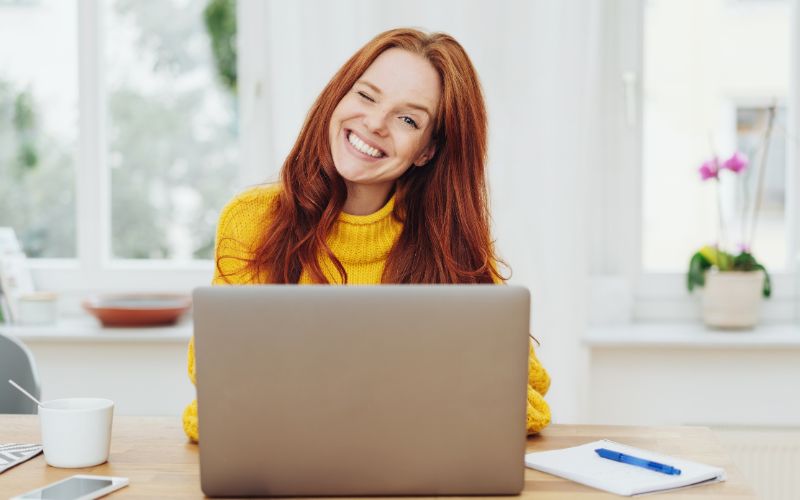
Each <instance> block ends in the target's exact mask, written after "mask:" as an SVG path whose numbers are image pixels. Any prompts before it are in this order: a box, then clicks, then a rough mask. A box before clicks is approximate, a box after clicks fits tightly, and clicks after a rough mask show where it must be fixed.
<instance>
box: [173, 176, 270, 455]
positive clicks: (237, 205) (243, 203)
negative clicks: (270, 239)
mask: <svg viewBox="0 0 800 500" xmlns="http://www.w3.org/2000/svg"><path fill="white" fill-rule="evenodd" d="M276 192H277V191H276V190H275V188H274V187H266V188H265V187H257V188H254V189H251V190H248V191H245V192H244V193H242V194H240V195H238V196H236V197H235V198H234V199H233V200H232V201H231V202H230V203H228V204H227V205H226V206H225V208H224V209H223V210H222V213H221V214H220V217H219V223H218V225H217V235H216V245H215V251H214V262H215V265H214V278H213V279H212V281H211V284H212V285H225V284H244V283H249V282H252V281H253V280H252V279H251V276H250V275H249V273H248V272H247V268H246V264H247V262H248V258H249V256H250V245H251V244H252V243H253V241H254V239H255V238H257V237H258V229H259V227H261V224H262V222H263V217H264V215H265V213H266V207H268V206H269V203H271V200H272V199H273V197H274V194H275V193H276ZM187 369H188V372H189V380H191V381H192V384H197V379H196V375H195V356H194V337H192V338H191V339H190V340H189V348H188V351H187ZM197 427H198V426H197V400H196V399H195V400H194V401H192V402H191V404H189V406H187V407H186V409H185V410H184V412H183V430H184V432H185V433H186V436H187V437H188V438H189V439H190V440H191V441H192V442H195V443H196V442H197V441H198V439H199V431H198V429H197Z"/></svg>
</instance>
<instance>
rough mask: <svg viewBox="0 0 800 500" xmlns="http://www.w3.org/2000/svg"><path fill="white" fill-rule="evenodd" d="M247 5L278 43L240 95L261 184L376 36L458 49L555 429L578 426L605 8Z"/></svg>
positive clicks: (505, 250) (499, 226)
mask: <svg viewBox="0 0 800 500" xmlns="http://www.w3.org/2000/svg"><path fill="white" fill-rule="evenodd" d="M242 8H244V9H248V11H249V12H251V13H252V15H254V16H260V21H259V22H260V24H261V29H260V30H259V29H258V27H257V25H255V24H253V25H251V27H250V28H249V31H248V33H253V36H261V37H263V42H264V43H266V44H268V45H269V52H268V57H267V59H268V60H267V61H254V64H256V65H259V64H263V67H262V69H261V71H260V73H261V74H263V75H266V77H265V78H264V79H263V80H260V79H259V78H258V77H257V76H255V77H254V78H252V79H251V80H250V81H249V82H248V81H244V80H243V81H242V84H241V86H240V91H241V93H242V102H243V103H246V105H247V106H248V108H249V107H257V108H258V109H263V110H267V112H268V114H269V116H268V121H269V125H267V126H265V127H264V128H265V129H266V130H265V132H266V133H267V134H268V136H267V137H261V138H258V137H251V138H250V139H245V141H246V142H247V143H249V144H253V143H257V142H258V141H262V142H261V144H262V146H261V147H263V148H264V151H265V156H266V157H267V161H266V162H265V163H264V164H263V166H262V167H261V168H262V170H261V172H260V173H261V175H262V177H261V178H264V177H268V178H269V177H275V176H276V175H277V171H278V169H279V168H280V165H281V164H282V162H283V160H284V157H285V155H286V154H287V152H288V151H289V149H290V147H291V145H292V144H293V142H294V140H295V138H296V136H297V133H298V131H299V128H300V126H301V124H302V122H303V119H304V118H305V115H306V113H307V111H308V108H309V106H310V105H311V103H312V102H313V100H314V99H315V98H316V96H317V95H318V93H319V92H320V91H321V90H322V88H323V86H324V85H325V84H326V83H327V81H328V80H329V78H330V77H331V76H332V75H333V73H334V72H335V71H336V70H337V69H338V68H339V66H340V65H341V64H342V63H343V62H344V61H345V60H346V59H347V58H348V57H349V56H350V55H352V53H353V52H355V51H356V50H357V49H358V48H359V47H361V46H362V45H363V44H364V43H366V42H367V41H368V40H369V39H370V38H372V37H373V36H374V35H376V34H378V33H379V32H381V31H384V30H386V29H390V28H395V27H401V26H412V27H418V28H422V29H425V30H429V31H444V32H447V33H449V34H451V35H453V36H454V37H455V38H456V39H457V40H459V41H460V42H461V44H462V45H463V46H464V47H465V49H466V50H467V52H468V54H469V55H470V57H471V59H472V61H473V63H474V65H475V66H476V68H477V70H478V73H479V75H480V77H481V80H482V83H483V87H484V91H485V95H486V101H487V106H488V111H489V117H490V121H489V130H490V137H489V154H490V166H489V172H490V174H489V176H490V183H491V188H492V194H493V218H494V222H495V236H496V238H497V245H498V249H499V251H500V252H501V254H502V256H503V257H504V258H505V259H506V260H507V261H508V263H509V264H510V265H511V267H512V268H513V271H514V276H513V278H512V283H515V284H521V285H525V286H527V287H529V288H530V289H531V291H532V295H533V311H532V318H533V320H532V322H533V324H532V328H533V331H534V334H535V335H536V336H537V337H538V338H539V339H540V340H541V342H542V346H541V348H540V350H539V353H540V357H541V358H542V361H543V362H544V364H545V366H546V367H547V368H548V369H549V370H550V372H551V374H552V376H553V386H552V389H551V394H550V395H549V396H548V399H549V401H550V403H551V405H552V407H553V415H554V420H555V421H557V422H572V421H576V420H577V419H579V411H580V401H581V399H580V394H579V388H580V387H582V383H581V379H582V377H583V373H584V370H585V367H586V360H585V356H584V354H583V353H582V351H581V348H580V344H579V337H580V336H581V335H582V332H583V328H584V326H585V323H586V315H585V312H584V309H585V299H584V296H585V290H586V287H587V262H586V247H587V245H586V231H587V222H586V221H587V219H586V217H585V214H586V211H587V208H588V207H587V205H586V198H587V196H586V195H587V189H588V186H587V182H586V175H585V174H586V172H587V169H588V162H589V160H590V157H591V153H592V146H591V144H592V138H593V125H594V119H595V115H594V107H595V106H596V105H595V103H596V102H597V99H596V96H595V95H594V89H596V88H597V85H596V81H595V80H596V77H595V72H596V69H597V67H596V61H595V56H594V51H596V50H598V44H597V43H596V37H597V35H598V32H597V29H596V24H597V10H598V9H599V7H598V6H597V5H595V4H594V3H587V2H581V1H578V0H573V1H564V2H528V1H524V0H504V1H495V2H486V1H476V0H472V1H463V0H446V1H437V2H428V1H421V0H414V1H406V2H396V1H360V0H350V1H337V2H329V1H323V0H304V1H301V2H295V1H292V2H287V1H279V0H276V1H271V2H268V3H267V4H264V3H261V2H257V1H254V2H252V3H250V4H249V5H244V6H243V7H242ZM245 29H248V28H245ZM243 33H244V31H243ZM257 33H260V35H257ZM245 57H247V56H245ZM256 73H257V72H256ZM247 112H248V109H243V113H247ZM244 133H247V132H246V131H245V132H244ZM256 175H257V172H256Z"/></svg>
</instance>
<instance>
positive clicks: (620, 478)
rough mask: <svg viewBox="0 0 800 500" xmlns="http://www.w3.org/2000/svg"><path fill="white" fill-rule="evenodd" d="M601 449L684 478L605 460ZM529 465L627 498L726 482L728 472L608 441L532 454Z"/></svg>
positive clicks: (527, 461) (526, 463)
mask: <svg viewBox="0 0 800 500" xmlns="http://www.w3.org/2000/svg"><path fill="white" fill-rule="evenodd" d="M597 448H607V449H611V450H614V451H619V452H621V453H625V454H627V455H633V456H635V457H639V458H644V459H646V460H652V461H655V462H660V463H663V464H668V465H671V466H673V467H677V468H678V469H680V470H681V474H680V475H669V474H662V473H660V472H655V471H652V470H648V469H645V468H642V467H636V466H633V465H629V464H626V463H621V462H615V461H613V460H608V459H605V458H601V457H600V456H598V455H597V453H595V451H594V450H595V449H597ZM525 465H527V466H528V467H530V468H531V469H536V470H540V471H542V472H546V473H548V474H553V475H555V476H559V477H563V478H564V479H569V480H570V481H575V482H576V483H581V484H585V485H586V486H591V487H592V488H597V489H600V490H605V491H609V492H611V493H616V494H617V495H624V496H631V495H638V494H641V493H652V492H655V491H665V490H673V489H676V488H684V487H687V486H694V485H699V484H706V483H715V482H719V481H724V480H725V471H724V470H723V469H722V468H720V467H714V466H712V465H706V464H701V463H697V462H691V461H689V460H683V459H681V458H677V457H671V456H668V455H661V454H659V453H654V452H651V451H647V450H642V449H639V448H633V447H631V446H625V445H624V444H620V443H615V442H613V441H609V440H606V439H604V440H600V441H594V442H591V443H586V444H583V445H580V446H575V447H572V448H564V449H561V450H551V451H542V452H535V453H528V454H526V455H525Z"/></svg>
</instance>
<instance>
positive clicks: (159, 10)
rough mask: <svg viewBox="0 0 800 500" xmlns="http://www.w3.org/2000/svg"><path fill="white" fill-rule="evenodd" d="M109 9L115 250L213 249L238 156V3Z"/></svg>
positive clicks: (204, 252)
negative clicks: (214, 50) (236, 6)
mask: <svg viewBox="0 0 800 500" xmlns="http://www.w3.org/2000/svg"><path fill="white" fill-rule="evenodd" d="M105 14H106V15H105V33H106V44H105V60H104V62H105V64H104V67H105V75H106V109H107V113H108V118H107V124H108V132H107V134H106V139H107V148H108V154H107V161H108V168H109V170H110V184H111V192H110V196H111V234H110V238H111V252H112V256H113V257H115V258H127V259H173V260H183V261H187V260H192V259H210V258H212V257H213V253H214V248H213V247H214V228H215V226H216V219H217V215H218V213H219V209H220V208H221V207H222V206H223V205H224V204H225V202H226V200H227V199H228V198H229V197H230V195H231V193H232V192H233V191H234V190H235V188H234V186H233V184H232V180H233V179H235V178H236V176H235V175H233V176H232V175H231V173H235V170H236V168H237V164H238V144H237V123H236V119H237V113H236V92H235V91H236V73H235V68H236V59H235V57H236V53H235V50H233V49H235V38H233V39H232V37H234V36H235V4H234V2H233V1H229V0H223V1H211V2H208V1H207V0H191V1H183V0H170V1H159V2H137V1H128V0H116V1H114V2H109V3H108V8H107V9H106V10H105ZM209 33H213V34H214V35H213V36H214V38H213V39H210V37H209ZM212 40H213V42H214V43H215V44H216V45H215V47H219V48H218V49H217V51H216V52H215V53H214V52H212V50H211V47H212V43H211V42H212ZM215 57H216V59H215Z"/></svg>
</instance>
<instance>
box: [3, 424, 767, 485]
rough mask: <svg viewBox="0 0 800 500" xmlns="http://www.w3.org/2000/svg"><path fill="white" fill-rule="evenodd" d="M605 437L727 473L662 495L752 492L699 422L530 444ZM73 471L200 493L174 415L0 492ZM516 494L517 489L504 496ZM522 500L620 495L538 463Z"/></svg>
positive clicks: (121, 427)
mask: <svg viewBox="0 0 800 500" xmlns="http://www.w3.org/2000/svg"><path fill="white" fill-rule="evenodd" d="M602 438H609V439H612V440H615V441H620V442H623V443H625V444H629V445H632V446H637V447H641V448H648V449H652V450H656V451H659V452H663V453H667V454H674V455H679V456H681V457H684V458H687V459H689V460H695V461H699V462H705V463H709V464H713V465H718V466H722V467H724V468H725V470H726V472H727V474H728V480H727V481H726V482H724V483H717V484H711V485H705V486H699V487H696V488H690V489H686V490H682V491H675V492H672V493H665V494H662V495H659V496H660V497H663V498H668V499H671V500H678V499H695V500H697V499H701V498H715V499H745V498H747V499H754V498H755V495H754V494H753V492H752V491H751V489H750V488H749V487H748V486H747V485H746V484H745V482H744V480H743V479H742V476H741V474H740V473H739V471H738V470H737V469H736V467H735V466H734V465H733V464H732V463H731V461H730V459H729V458H728V456H727V454H726V453H725V452H724V451H723V450H722V447H721V446H720V444H719V443H718V442H717V440H716V438H715V437H714V435H713V433H712V432H711V430H709V429H707V428H704V427H658V428H650V427H621V426H597V425H553V426H551V427H548V428H547V429H545V430H544V432H542V434H541V435H540V436H536V437H533V438H531V439H529V440H528V450H529V451H542V450H550V449H555V448H565V447H568V446H575V445H578V444H582V443H585V442H588V441H594V440H597V439H602ZM15 442H16V443H38V442H40V438H39V425H38V420H37V417H36V416H28V415H24V416H23V415H0V443H15ZM73 474H98V475H104V476H124V477H128V478H130V486H128V487H126V488H123V489H122V490H119V491H117V492H115V493H112V496H111V497H110V498H120V499H121V498H203V493H202V492H201V491H200V478H199V467H198V451H197V446H195V445H192V444H189V443H188V442H187V440H186V438H185V437H184V435H183V431H182V429H181V426H180V419H178V418H164V417H116V418H115V419H114V427H113V434H112V442H111V456H110V458H109V461H108V462H107V463H105V464H102V465H99V466H97V467H90V468H86V469H57V468H55V467H49V466H48V465H47V464H46V463H45V461H44V456H43V455H39V456H37V457H36V458H33V459H31V460H29V461H27V462H25V463H23V464H21V465H18V466H16V467H14V468H13V469H9V470H7V471H6V472H4V473H2V474H0V497H2V498H7V497H9V496H11V495H15V494H19V493H23V492H25V491H28V490H32V489H34V488H38V487H41V486H44V485H45V484H49V483H52V482H54V481H57V480H59V479H63V478H65V477H68V476H71V475H73ZM505 498H514V497H505ZM522 498H523V499H525V500H527V499H531V500H567V499H570V500H572V499H574V500H583V499H595V498H598V499H600V498H621V497H618V496H616V495H612V494H610V493H604V492H601V491H598V490H594V489H592V488H588V487H585V486H582V485H580V484H577V483H573V482H570V481H566V480H564V479H560V478H557V477H554V476H550V475H548V474H544V473H541V472H538V471H535V470H530V469H527V470H526V472H525V491H524V492H523V494H522Z"/></svg>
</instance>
